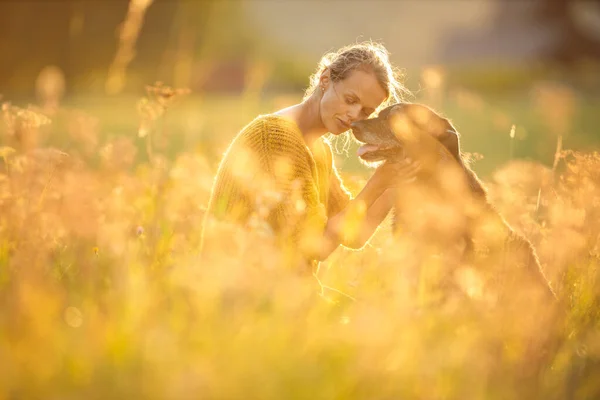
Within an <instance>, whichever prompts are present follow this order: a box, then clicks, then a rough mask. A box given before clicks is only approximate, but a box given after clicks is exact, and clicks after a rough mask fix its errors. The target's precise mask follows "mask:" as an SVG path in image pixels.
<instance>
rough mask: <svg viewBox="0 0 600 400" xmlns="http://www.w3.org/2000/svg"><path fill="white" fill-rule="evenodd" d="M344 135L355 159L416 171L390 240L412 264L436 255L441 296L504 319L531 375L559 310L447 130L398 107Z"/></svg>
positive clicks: (425, 112)
mask: <svg viewBox="0 0 600 400" xmlns="http://www.w3.org/2000/svg"><path fill="white" fill-rule="evenodd" d="M352 133H353V134H354V136H355V137H356V139H357V140H358V141H360V142H362V143H364V144H363V145H362V146H361V147H360V148H359V149H358V155H359V157H360V158H361V159H362V160H364V161H365V162H367V163H376V162H405V161H406V160H407V159H409V160H410V161H414V162H418V163H419V164H420V165H421V168H420V171H419V172H418V175H417V179H416V180H415V181H414V182H412V183H407V184H405V185H404V186H402V188H401V190H400V194H399V195H398V199H397V202H396V206H395V209H394V213H395V221H394V233H395V235H396V236H398V237H401V238H403V239H405V238H407V237H408V238H409V240H411V241H412V242H411V243H416V247H413V248H414V249H416V250H415V251H414V254H415V258H416V259H419V257H420V255H419V254H423V253H429V254H431V252H432V251H433V252H435V253H436V254H441V255H442V257H438V259H440V258H441V259H442V265H443V268H442V269H444V271H443V272H442V274H443V275H446V276H445V277H443V278H442V279H441V280H440V281H438V282H439V283H441V284H442V286H443V287H445V288H446V289H443V291H445V292H447V291H448V290H447V288H448V287H450V288H457V287H458V288H459V289H461V290H460V291H461V292H462V293H466V294H467V295H468V297H479V299H480V300H484V301H483V304H486V305H491V306H492V309H493V310H495V311H494V313H493V315H494V317H493V318H494V319H497V320H498V319H500V318H501V319H502V320H506V321H507V323H506V329H507V330H509V331H511V332H512V333H513V334H514V333H515V332H518V333H517V335H518V336H520V337H523V338H525V339H524V340H525V341H526V342H527V343H528V344H527V345H526V347H527V348H528V350H527V351H528V354H531V356H527V357H526V359H527V360H530V361H527V362H531V363H532V367H531V368H532V369H531V370H530V372H531V373H533V374H535V373H536V372H537V371H539V368H540V366H541V364H543V363H544V361H542V360H543V358H544V357H543V356H542V357H541V358H540V356H541V354H542V353H546V351H548V346H549V343H550V342H552V339H551V337H552V336H554V337H556V336H555V335H554V334H551V333H550V331H552V329H551V328H550V327H551V326H556V325H555V324H556V323H557V318H556V316H557V315H560V312H558V310H559V309H560V308H561V307H559V305H558V302H557V301H556V300H557V299H556V296H555V294H554V292H553V291H552V289H551V287H550V285H549V283H548V281H547V280H546V278H545V276H544V275H543V272H542V270H541V267H540V264H539V261H538V258H537V256H536V254H535V251H534V249H533V247H532V245H531V243H530V242H529V241H528V240H527V239H526V238H524V237H523V236H521V235H519V234H517V233H516V232H515V231H513V229H511V227H510V226H509V225H508V224H507V222H506V221H505V220H504V219H503V218H502V217H501V216H500V214H499V213H498V212H496V210H495V209H494V208H493V206H492V205H491V204H490V203H489V202H488V200H487V196H486V191H485V189H484V187H483V185H482V183H481V181H480V180H479V179H478V177H477V175H476V174H475V173H474V172H473V171H472V170H471V169H470V168H469V167H468V166H467V164H466V163H465V161H464V160H463V157H462V155H461V150H460V144H459V136H458V133H457V131H456V129H455V128H454V126H452V124H451V123H450V121H448V119H446V118H444V117H442V116H441V115H439V114H438V113H436V112H435V111H434V110H432V109H431V108H429V107H427V106H425V105H421V104H413V103H401V104H395V105H392V106H390V107H387V108H386V109H384V110H382V111H381V112H380V113H379V115H378V116H377V117H376V118H372V119H367V120H363V121H359V122H355V123H353V124H352ZM426 257H427V256H426ZM426 257H421V258H420V260H424V259H425V260H426V259H427V258H426ZM448 260H450V261H448ZM418 264H420V265H427V262H425V263H422V262H418ZM465 266H466V268H465ZM465 270H467V272H468V273H467V274H465V273H464V272H465ZM461 276H462V277H463V278H464V277H465V276H467V278H469V279H466V281H467V284H466V286H467V287H466V288H465V285H461V284H460V281H461ZM473 276H475V277H476V278H477V279H476V280H477V281H478V282H479V284H478V285H475V286H478V288H479V290H476V291H475V293H479V296H473V295H472V293H473V291H472V290H471V293H470V292H469V290H470V289H469V286H471V289H472V286H473V284H472V281H473ZM462 281H465V279H462ZM457 282H458V284H457ZM469 282H471V283H469ZM450 291H451V292H455V290H450ZM490 299H492V300H491V301H490ZM486 307H487V306H486ZM490 315H492V314H490ZM540 330H541V332H538V331H540ZM532 332H535V334H533V335H532ZM532 337H535V340H534V341H533V342H531V338H532ZM532 343H535V344H532ZM540 346H541V348H544V349H545V350H546V351H543V350H541V348H540ZM550 347H552V346H550Z"/></svg>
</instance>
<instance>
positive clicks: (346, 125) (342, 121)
mask: <svg viewBox="0 0 600 400" xmlns="http://www.w3.org/2000/svg"><path fill="white" fill-rule="evenodd" d="M337 120H338V122H339V123H340V125H342V126H343V127H344V129H345V130H348V129H350V124H349V123H347V122H345V121H344V120H342V119H340V118H337Z"/></svg>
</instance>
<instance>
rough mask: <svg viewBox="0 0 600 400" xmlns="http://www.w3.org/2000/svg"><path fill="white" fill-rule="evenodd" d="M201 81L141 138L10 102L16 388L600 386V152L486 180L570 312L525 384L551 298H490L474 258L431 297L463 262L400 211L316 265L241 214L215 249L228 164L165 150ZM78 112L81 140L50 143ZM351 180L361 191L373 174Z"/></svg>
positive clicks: (1, 377) (170, 392)
mask: <svg viewBox="0 0 600 400" xmlns="http://www.w3.org/2000/svg"><path fill="white" fill-rule="evenodd" d="M257 68H258V67H257ZM257 79H258V78H257ZM183 94H185V93H184V92H178V91H175V90H171V89H170V88H168V87H166V86H164V85H159V86H157V87H153V88H150V90H149V92H148V96H147V97H145V98H143V99H142V100H141V101H140V102H139V103H137V104H135V103H133V104H131V107H132V109H134V107H135V106H136V105H137V106H138V111H139V128H140V129H139V130H138V131H137V132H136V131H131V133H130V135H129V136H127V135H117V136H112V137H111V136H106V135H105V136H102V135H101V133H102V132H101V129H100V128H99V122H98V120H97V118H95V117H94V116H92V115H89V114H86V113H84V112H82V111H80V110H73V109H69V108H59V109H56V110H55V111H54V112H53V114H51V115H50V114H48V113H43V112H42V111H41V110H38V109H36V108H35V107H30V108H27V109H24V108H19V107H16V106H13V105H10V104H8V103H6V104H5V105H4V107H3V123H2V128H1V129H0V134H2V143H4V146H3V147H2V148H0V157H1V158H2V163H1V167H2V169H1V171H0V233H1V234H0V360H1V362H0V398H7V399H13V398H15V399H16V398H83V397H85V398H125V397H133V398H157V399H159V398H160V399H164V398H177V399H180V398H203V399H204V398H206V399H212V398H214V399H223V398H310V399H317V398H324V399H325V398H327V399H330V398H368V399H391V398H393V399H398V398H419V399H450V398H461V399H507V398H515V399H517V398H518V399H522V398H575V399H592V398H597V397H596V396H597V395H598V394H599V393H600V384H599V383H598V382H599V381H598V380H597V368H598V360H599V358H600V333H599V332H600V331H599V330H598V328H599V327H598V310H600V308H599V305H600V304H599V299H600V291H599V290H598V284H597V282H596V281H597V278H598V265H599V264H600V262H599V261H600V223H599V221H600V175H599V171H600V155H599V154H598V153H593V152H589V153H585V152H571V151H568V150H563V149H559V150H558V151H557V153H556V159H555V162H554V164H553V166H552V168H550V167H546V166H544V165H541V164H538V163H535V162H531V161H529V162H526V161H521V160H518V159H516V158H515V159H513V160H511V161H509V162H507V163H505V164H503V165H499V166H498V167H497V168H496V169H495V171H494V173H493V174H492V175H491V176H490V178H489V179H488V180H487V182H486V184H487V186H488V187H489V190H490V198H491V200H492V202H493V203H494V204H495V205H496V207H497V208H498V210H499V211H500V212H501V213H502V214H503V215H504V216H505V218H506V219H507V220H508V221H509V222H510V223H511V224H512V225H513V227H514V228H515V229H516V230H517V231H519V232H520V233H522V234H523V235H524V236H526V237H527V238H529V239H530V240H531V241H532V243H533V244H534V246H535V247H536V249H537V252H538V255H539V257H540V260H541V262H542V265H543V267H544V272H545V274H546V276H547V277H548V278H549V280H550V282H551V285H552V286H553V288H554V289H555V290H556V291H557V292H558V294H559V296H560V298H561V299H562V300H563V302H564V304H565V308H566V315H565V317H564V318H565V326H566V329H565V330H564V332H562V333H561V335H562V336H561V337H559V338H558V339H559V342H560V345H559V346H557V347H556V348H553V350H552V354H550V356H549V357H548V358H547V362H546V364H545V365H544V366H543V369H542V370H543V371H542V372H543V373H542V374H541V375H540V377H539V378H537V379H530V380H524V379H523V377H522V376H520V372H519V371H521V369H520V368H519V365H521V364H522V363H524V362H525V363H526V362H527V357H528V355H527V352H526V349H525V347H524V343H525V342H524V340H523V339H522V338H523V335H525V336H527V337H531V336H534V337H535V336H536V335H537V334H541V333H543V331H544V329H546V327H544V326H525V324H524V325H520V324H518V322H519V321H520V322H523V321H526V320H527V318H528V314H527V313H528V312H531V311H530V310H532V309H533V305H531V304H520V306H519V308H518V309H511V310H510V311H511V312H510V313H495V314H492V313H489V312H488V311H487V308H486V305H485V299H486V293H487V292H486V291H487V288H486V286H485V285H483V284H482V283H481V279H480V278H478V275H477V274H475V275H473V274H472V273H470V272H469V270H468V269H467V270H465V271H464V273H463V274H459V275H458V278H457V280H458V282H459V283H460V284H459V287H462V288H463V290H464V293H466V297H465V298H463V299H462V300H453V301H451V302H448V303H445V304H442V305H439V303H436V304H437V305H435V306H431V305H430V304H431V302H432V299H436V298H437V290H438V287H437V286H436V284H435V283H436V278H437V276H438V274H441V273H442V272H441V271H440V268H443V266H444V263H443V262H440V261H439V260H436V258H435V257H430V258H425V259H420V260H419V259H417V258H416V257H415V255H414V253H413V252H412V250H411V248H410V247H409V246H408V245H407V244H406V243H405V242H402V241H400V242H399V241H397V240H394V239H393V238H392V237H391V235H390V232H389V229H388V226H387V224H388V223H389V221H386V225H385V226H383V227H382V228H381V229H380V230H379V231H378V232H377V233H376V235H375V236H374V238H373V239H372V241H371V242H370V244H369V245H367V246H366V247H365V248H364V249H362V250H361V251H350V250H347V249H343V248H340V249H338V250H337V251H336V252H335V253H334V254H333V255H332V256H331V257H330V258H329V259H328V260H327V261H326V262H324V263H322V264H321V266H320V269H319V271H318V273H317V275H316V277H307V276H303V275H301V274H299V273H297V272H296V271H293V270H291V269H290V268H288V267H287V266H286V265H285V264H284V262H283V261H282V260H283V258H282V257H281V255H280V254H279V253H278V250H277V248H275V247H274V246H273V245H272V244H271V242H270V239H269V237H268V235H266V234H265V233H264V232H263V231H260V230H257V231H255V232H248V231H245V230H242V229H240V228H239V227H235V226H229V225H226V224H220V225H218V226H217V228H216V229H215V230H213V231H212V233H211V234H210V237H208V243H209V245H210V246H211V254H212V256H211V258H210V259H208V260H207V259H200V258H199V256H198V254H197V251H198V245H199V240H200V237H199V235H200V231H201V223H202V220H203V212H204V206H205V205H206V203H207V201H208V196H209V193H210V188H211V185H212V180H213V177H214V174H215V168H216V163H215V162H214V161H211V160H209V159H208V158H207V157H206V155H205V153H204V151H200V150H194V149H188V150H187V151H182V152H179V153H177V154H176V155H175V156H172V157H170V156H166V155H165V154H164V148H165V146H166V145H165V143H164V142H165V141H168V140H169V136H168V135H167V134H166V133H165V131H164V129H163V126H162V125H161V124H162V123H163V122H164V118H165V115H166V114H167V113H168V112H169V111H170V108H173V107H174V108H176V107H177V99H179V98H180V97H181V96H182V95H183ZM252 99H254V97H252ZM252 101H254V100H252ZM560 106H561V105H560V104H559V105H558V106H556V105H552V106H548V107H550V108H547V107H542V108H543V109H546V112H547V113H550V114H552V115H557V114H556V110H555V109H553V108H551V107H560ZM540 118H544V115H543V114H542V115H540ZM565 118H567V117H565ZM56 121H62V122H61V123H60V124H59V125H56V123H55V122H56ZM53 123H54V125H53ZM561 123H563V122H561ZM561 126H563V127H564V130H563V131H561V132H558V133H557V135H561V134H566V133H568V132H567V131H568V129H569V125H568V120H567V121H566V122H564V125H561ZM64 127H67V130H66V132H67V134H68V135H70V136H69V138H70V140H69V146H68V147H69V148H68V153H65V152H64V151H63V150H66V149H56V148H50V147H47V146H45V145H44V143H46V142H47V141H48V140H47V138H48V137H50V138H51V136H49V135H51V134H52V132H54V133H55V134H59V133H60V132H57V129H63V128H64ZM52 129H55V130H54V131H53V130H52ZM507 133H508V132H507ZM513 133H514V132H513ZM513 133H511V134H510V135H509V134H507V135H506V140H511V141H512V140H513V139H514V134H513ZM63 134H64V132H63ZM509 136H510V137H509ZM558 137H560V136H554V138H558ZM32 138H37V139H36V140H33V139H32ZM45 138H46V139H45ZM140 140H141V145H140V143H139V141H140ZM161 143H162V144H161ZM139 153H146V157H143V158H142V161H141V162H140V161H139V160H140V159H139V157H138V155H139ZM513 155H514V154H512V152H511V158H512V156H513ZM144 160H145V161H144ZM344 178H345V179H346V181H347V182H348V185H349V186H350V187H351V188H352V189H353V190H357V189H358V188H360V187H361V185H362V184H364V180H365V178H366V176H365V175H364V174H359V173H348V172H346V173H345V174H344ZM492 269H493V266H492V265H491V264H490V270H492Z"/></svg>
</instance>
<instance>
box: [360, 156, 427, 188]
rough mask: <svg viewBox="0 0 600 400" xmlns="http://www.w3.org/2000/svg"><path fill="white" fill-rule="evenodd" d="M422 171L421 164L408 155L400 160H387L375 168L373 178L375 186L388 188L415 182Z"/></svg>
mask: <svg viewBox="0 0 600 400" xmlns="http://www.w3.org/2000/svg"><path fill="white" fill-rule="evenodd" d="M420 171H421V164H420V163H419V162H418V161H413V160H412V159H410V158H408V157H407V158H405V159H404V160H403V161H400V162H394V163H392V162H389V161H386V162H385V163H384V164H383V165H381V166H379V167H378V168H377V169H376V170H375V173H374V174H373V176H372V177H371V180H374V181H375V182H374V183H375V186H377V187H379V188H381V189H382V190H386V189H388V188H396V187H400V186H402V185H405V184H407V183H411V182H414V181H415V180H416V179H417V175H418V173H419V172H420Z"/></svg>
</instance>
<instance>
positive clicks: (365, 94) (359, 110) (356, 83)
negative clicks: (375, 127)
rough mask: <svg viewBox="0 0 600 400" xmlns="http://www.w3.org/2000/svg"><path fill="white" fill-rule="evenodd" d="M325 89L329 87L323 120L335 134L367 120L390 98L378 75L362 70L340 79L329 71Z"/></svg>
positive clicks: (326, 92)
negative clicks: (332, 78) (335, 77)
mask: <svg viewBox="0 0 600 400" xmlns="http://www.w3.org/2000/svg"><path fill="white" fill-rule="evenodd" d="M321 88H324V89H325V90H324V91H323V92H322V93H323V97H322V98H321V103H320V112H321V121H322V122H323V125H324V126H325V128H326V129H327V131H328V132H331V133H332V134H334V135H339V134H341V133H344V132H346V131H347V130H349V129H350V124H351V123H352V122H354V121H360V120H363V119H367V118H368V117H369V116H370V115H371V114H373V112H374V111H375V109H377V107H379V105H380V104H381V103H382V102H383V101H384V100H385V99H386V97H387V95H386V93H385V90H384V89H383V88H382V87H381V85H380V84H379V82H378V81H377V78H376V77H375V74H373V73H372V72H365V71H361V70H354V71H352V72H350V74H349V75H348V76H347V77H346V79H344V80H341V81H337V82H333V81H332V80H331V79H330V78H329V73H326V74H324V76H323V77H322V78H321ZM318 90H321V89H318Z"/></svg>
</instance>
